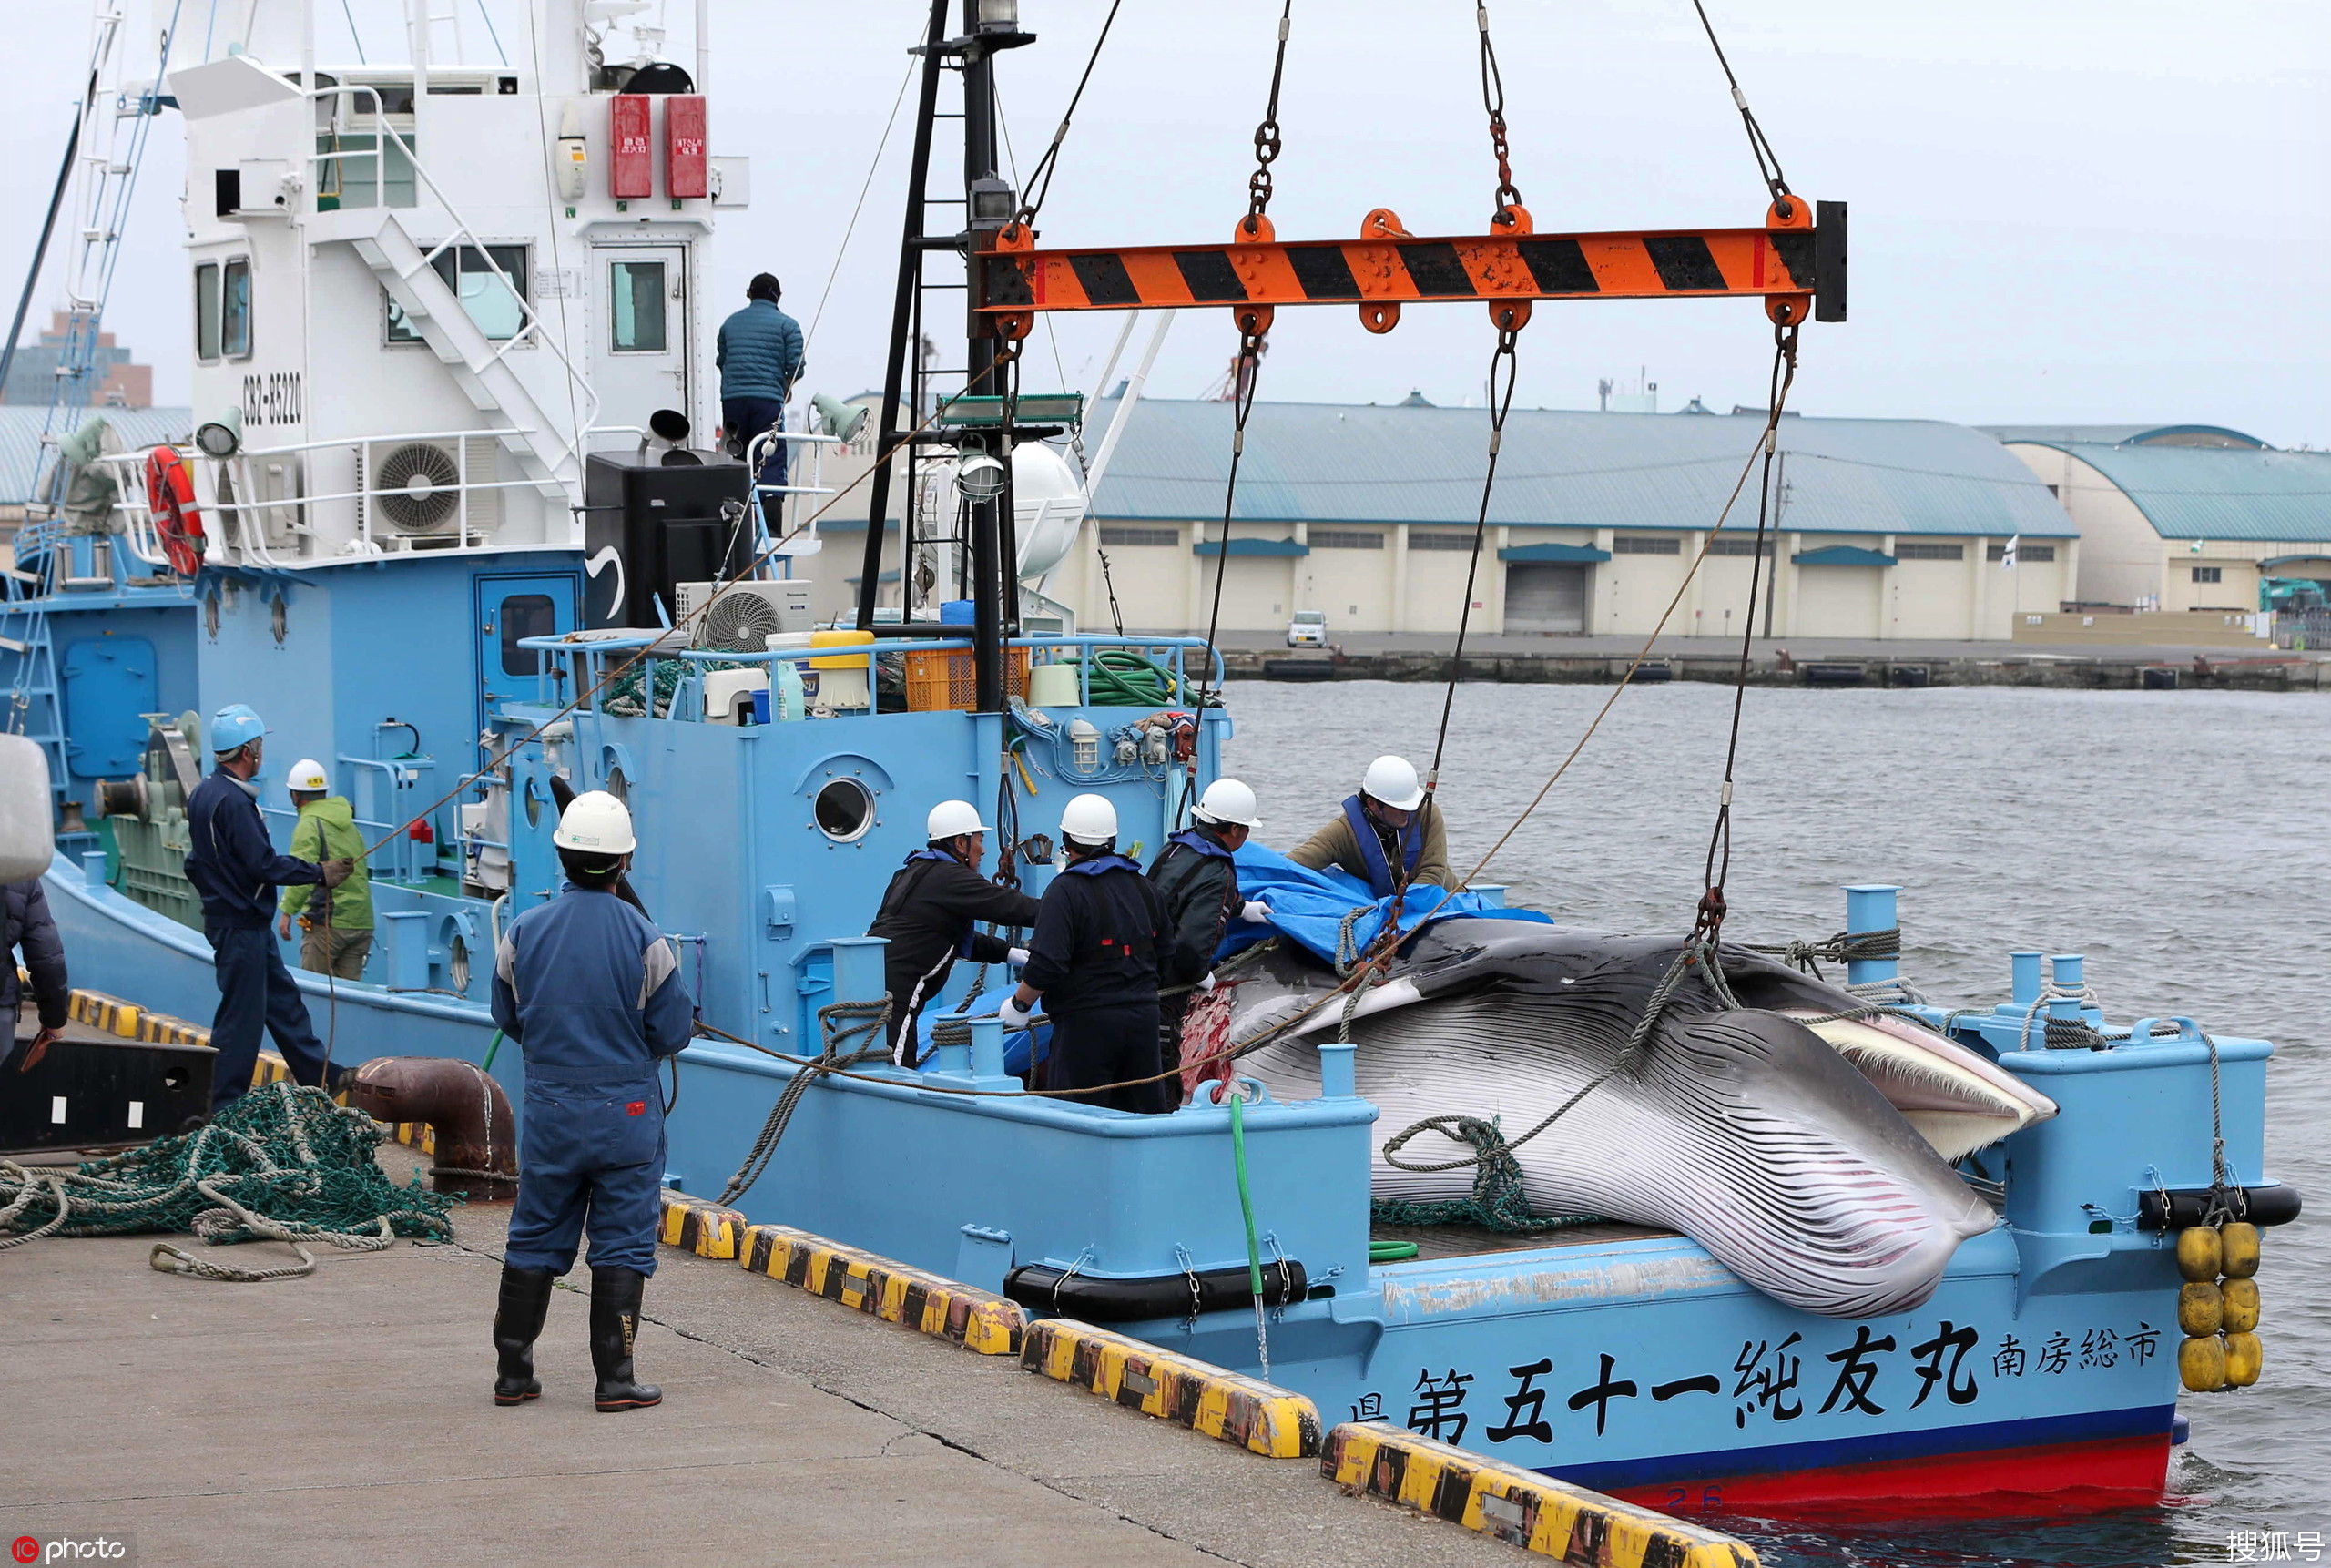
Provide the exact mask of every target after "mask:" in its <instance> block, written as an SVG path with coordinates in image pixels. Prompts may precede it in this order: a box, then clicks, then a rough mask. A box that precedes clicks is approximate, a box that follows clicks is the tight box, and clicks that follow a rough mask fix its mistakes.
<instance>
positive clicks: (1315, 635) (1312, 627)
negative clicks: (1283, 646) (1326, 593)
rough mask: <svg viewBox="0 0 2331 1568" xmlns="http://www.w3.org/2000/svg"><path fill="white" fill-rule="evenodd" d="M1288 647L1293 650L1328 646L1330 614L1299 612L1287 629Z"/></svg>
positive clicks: (1308, 611)
mask: <svg viewBox="0 0 2331 1568" xmlns="http://www.w3.org/2000/svg"><path fill="white" fill-rule="evenodd" d="M1287 646H1288V647H1291V648H1323V647H1327V646H1328V612H1327V611H1325V610H1298V611H1296V612H1295V619H1294V620H1293V621H1291V622H1290V623H1288V628H1287Z"/></svg>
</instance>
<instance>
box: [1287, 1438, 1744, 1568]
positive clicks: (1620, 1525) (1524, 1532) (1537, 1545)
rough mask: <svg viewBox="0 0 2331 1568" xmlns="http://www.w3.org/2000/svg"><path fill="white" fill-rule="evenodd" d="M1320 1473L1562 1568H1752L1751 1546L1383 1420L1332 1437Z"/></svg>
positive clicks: (1347, 1487) (1345, 1486) (1356, 1492)
mask: <svg viewBox="0 0 2331 1568" xmlns="http://www.w3.org/2000/svg"><path fill="white" fill-rule="evenodd" d="M1319 1471H1320V1473H1321V1474H1323V1475H1325V1476H1326V1477H1327V1478H1328V1480H1330V1481H1334V1482H1335V1483H1336V1484H1337V1485H1339V1486H1340V1487H1342V1488H1343V1489H1344V1490H1345V1491H1346V1492H1350V1493H1352V1494H1354V1495H1356V1496H1359V1495H1365V1496H1369V1497H1375V1498H1380V1499H1382V1500H1383V1501H1384V1502H1396V1503H1399V1504H1400V1505H1402V1506H1403V1507H1407V1508H1413V1509H1416V1510H1418V1511H1419V1512H1424V1513H1430V1514H1431V1515H1433V1516H1434V1517H1436V1518H1440V1519H1446V1520H1448V1521H1449V1522H1451V1523H1452V1524H1461V1525H1463V1526H1464V1527H1465V1528H1466V1529H1468V1530H1472V1531H1478V1532H1481V1534H1483V1535H1488V1536H1493V1537H1495V1538H1496V1539H1497V1540H1500V1541H1503V1542H1506V1543H1509V1544H1512V1545H1514V1546H1520V1547H1522V1548H1524V1549H1525V1550H1527V1551H1530V1552H1534V1553H1538V1554H1540V1555H1542V1556H1546V1557H1552V1558H1556V1559H1558V1560H1560V1561H1562V1562H1564V1563H1598V1564H1604V1565H1606V1568H1753V1565H1754V1564H1756V1563H1757V1561H1758V1559H1757V1556H1756V1549H1755V1548H1754V1547H1752V1546H1750V1545H1749V1544H1748V1543H1746V1542H1744V1541H1740V1540H1736V1539H1735V1538H1734V1537H1732V1536H1729V1535H1725V1534H1722V1533H1720V1532H1716V1531H1713V1530H1703V1529H1701V1528H1699V1527H1698V1526H1697V1525H1693V1524H1685V1523H1684V1522H1681V1521H1679V1520H1674V1519H1670V1518H1669V1517H1668V1516H1667V1515H1665V1514H1664V1513H1655V1512H1653V1511H1652V1510H1650V1509H1648V1508H1644V1507H1643V1506H1641V1505H1640V1504H1637V1503H1632V1502H1620V1501H1619V1500H1618V1499H1616V1498H1613V1497H1605V1496H1603V1494H1602V1493H1601V1492H1589V1491H1587V1490H1586V1489H1585V1488H1584V1487H1582V1486H1572V1485H1569V1484H1567V1483H1565V1482H1562V1481H1555V1480H1552V1478H1550V1477H1547V1476H1543V1475H1541V1474H1539V1473H1538V1472H1537V1471H1533V1470H1523V1469H1522V1468H1521V1467H1520V1466H1519V1465H1511V1464H1500V1463H1498V1462H1497V1461H1495V1460H1489V1459H1483V1458H1482V1457H1481V1455H1479V1454H1475V1453H1468V1452H1467V1451H1464V1450H1463V1449H1461V1448H1456V1447H1453V1446H1452V1445H1451V1444H1449V1443H1445V1442H1438V1441H1434V1440H1433V1439H1431V1438H1427V1437H1420V1436H1418V1435H1417V1434H1416V1433H1415V1432H1412V1431H1403V1430H1401V1429H1400V1428H1399V1427H1395V1426H1392V1425H1389V1423H1387V1422H1384V1421H1347V1422H1345V1423H1344V1424H1342V1425H1340V1426H1339V1427H1337V1428H1336V1429H1335V1430H1334V1431H1331V1432H1329V1433H1328V1442H1327V1449H1326V1451H1325V1452H1323V1453H1322V1454H1321V1455H1320V1456H1319Z"/></svg>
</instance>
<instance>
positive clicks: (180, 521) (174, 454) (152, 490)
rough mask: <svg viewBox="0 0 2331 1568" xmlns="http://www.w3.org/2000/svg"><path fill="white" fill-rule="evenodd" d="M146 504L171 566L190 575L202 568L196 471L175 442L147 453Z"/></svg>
mask: <svg viewBox="0 0 2331 1568" xmlns="http://www.w3.org/2000/svg"><path fill="white" fill-rule="evenodd" d="M146 507H147V510H148V513H149V514H151V515H152V516H153V519H154V532H155V534H156V535H157V536H158V537H159V538H160V540H161V542H162V554H163V555H165V556H166V557H168V560H169V563H170V569H171V570H172V571H175V572H176V573H178V575H180V576H182V577H191V576H193V575H195V574H196V573H197V572H198V571H200V570H201V569H202V553H203V549H204V546H205V544H206V541H205V539H204V537H203V533H202V514H201V513H200V512H199V511H198V510H197V509H196V507H195V504H194V475H193V473H191V472H189V471H188V468H187V465H186V458H185V457H184V456H183V455H182V454H181V453H179V452H178V448H177V447H175V446H158V447H156V448H154V450H153V451H151V452H149V453H147V454H146Z"/></svg>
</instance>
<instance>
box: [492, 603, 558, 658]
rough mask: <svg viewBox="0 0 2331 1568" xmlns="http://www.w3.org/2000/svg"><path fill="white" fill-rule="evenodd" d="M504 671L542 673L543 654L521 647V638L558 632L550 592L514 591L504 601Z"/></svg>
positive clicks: (551, 634)
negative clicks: (514, 592) (527, 592)
mask: <svg viewBox="0 0 2331 1568" xmlns="http://www.w3.org/2000/svg"><path fill="white" fill-rule="evenodd" d="M501 619H502V673H503V674H504V675H540V674H541V673H542V668H543V661H542V655H540V654H538V653H536V652H535V651H534V649H532V648H522V647H519V646H518V639H519V638H520V637H546V636H554V635H555V634H556V633H557V631H558V611H557V610H556V609H555V608H554V607H553V606H552V605H551V602H550V596H549V595H548V594H513V595H511V596H509V597H508V598H506V599H504V600H503V601H502V617H501Z"/></svg>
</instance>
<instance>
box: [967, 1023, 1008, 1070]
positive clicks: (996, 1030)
mask: <svg viewBox="0 0 2331 1568" xmlns="http://www.w3.org/2000/svg"><path fill="white" fill-rule="evenodd" d="M1003 1075H1004V1073H1003V1019H1001V1018H998V1017H997V1016H996V1015H995V1014H994V1013H985V1014H983V1015H982V1016H980V1017H978V1018H974V1019H972V1081H973V1082H974V1083H978V1082H982V1081H983V1080H985V1079H989V1078H1001V1077H1003Z"/></svg>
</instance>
